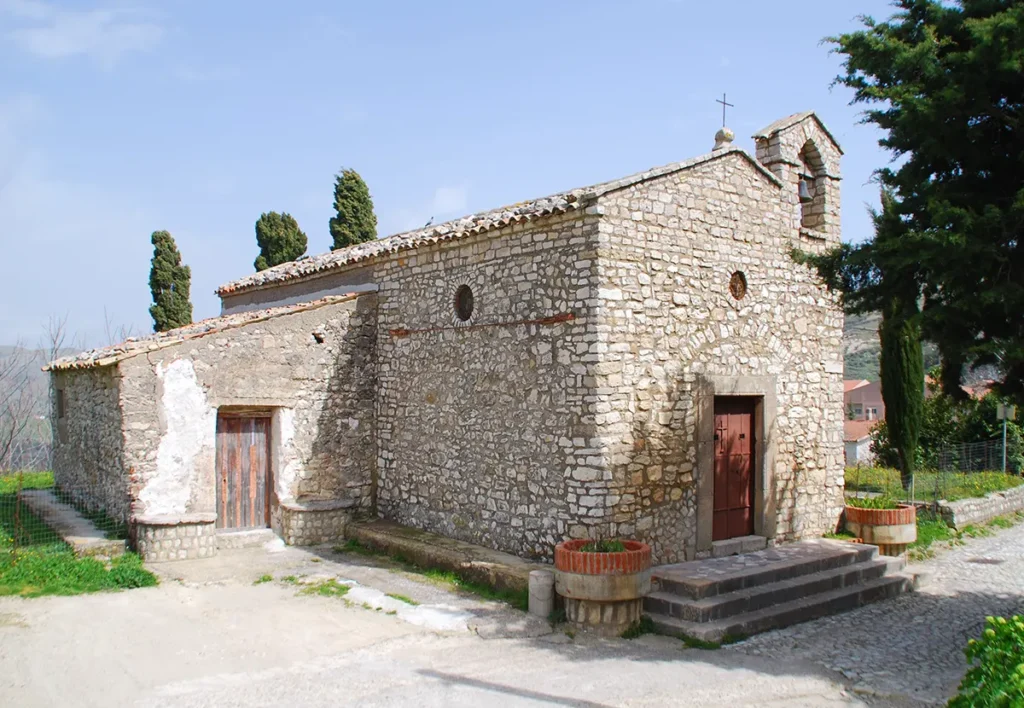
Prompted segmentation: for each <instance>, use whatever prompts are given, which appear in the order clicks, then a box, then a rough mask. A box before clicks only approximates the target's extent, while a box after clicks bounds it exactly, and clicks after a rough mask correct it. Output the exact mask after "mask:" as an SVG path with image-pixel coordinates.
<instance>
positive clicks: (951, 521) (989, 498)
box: [939, 486, 1024, 529]
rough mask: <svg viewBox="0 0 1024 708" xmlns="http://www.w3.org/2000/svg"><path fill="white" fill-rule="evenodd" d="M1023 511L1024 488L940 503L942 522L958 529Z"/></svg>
mask: <svg viewBox="0 0 1024 708" xmlns="http://www.w3.org/2000/svg"><path fill="white" fill-rule="evenodd" d="M1021 510H1024V486H1021V487H1015V488H1013V489H1008V490H1006V491H1005V492H991V493H989V494H986V495H985V496H984V497H981V498H974V499H960V500H959V501H954V502H946V501H944V502H939V513H940V514H941V515H942V520H943V521H945V522H946V524H948V525H949V526H952V527H953V528H956V529H962V528H963V527H964V526H967V525H968V524H977V523H981V522H983V521H988V520H989V519H993V518H995V517H997V516H1002V515H1003V514H1012V513H1013V512H1015V511H1021Z"/></svg>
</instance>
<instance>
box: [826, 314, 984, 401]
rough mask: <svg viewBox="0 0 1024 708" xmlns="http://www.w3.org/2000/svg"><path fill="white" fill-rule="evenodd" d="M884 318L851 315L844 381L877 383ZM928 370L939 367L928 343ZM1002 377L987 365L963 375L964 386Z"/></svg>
mask: <svg viewBox="0 0 1024 708" xmlns="http://www.w3.org/2000/svg"><path fill="white" fill-rule="evenodd" d="M881 321H882V316H881V315H879V314H878V313H877V312H874V313H871V314H870V315H850V316H849V317H847V318H846V324H845V326H844V327H843V362H844V367H843V368H844V371H843V378H845V379H867V380H868V381H878V355H879V353H880V352H881V345H880V344H879V342H878V325H879V323H880V322H881ZM922 349H923V350H924V368H925V371H927V370H928V369H931V368H932V367H933V366H938V365H939V350H938V348H937V347H936V346H935V345H934V344H931V343H930V342H925V343H924V346H923V347H922ZM998 377H999V372H998V371H996V370H995V368H994V367H991V366H984V367H980V368H977V369H972V370H969V371H967V372H966V373H965V374H964V384H965V385H968V386H970V385H972V384H976V383H979V382H981V381H991V380H992V379H996V378H998Z"/></svg>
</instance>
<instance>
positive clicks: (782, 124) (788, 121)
mask: <svg viewBox="0 0 1024 708" xmlns="http://www.w3.org/2000/svg"><path fill="white" fill-rule="evenodd" d="M808 118H813V119H814V121H815V122H816V123H817V124H818V126H819V127H820V128H821V129H822V130H823V131H824V132H825V135H827V136H828V139H829V140H831V141H832V144H833V145H835V146H836V149H837V150H838V151H839V154H840V155H842V154H843V148H841V147H840V146H839V141H838V140H836V138H835V136H834V135H832V131H831V130H829V129H828V126H826V125H825V123H824V122H823V121H822V120H821V118H819V117H818V114H817V113H815V112H814V111H804V112H803V113H794V114H793V115H791V116H786V117H785V118H780V119H779V120H777V121H775V122H774V123H772V124H770V125H767V126H765V127H764V128H761V130H759V131H757V132H756V133H754V135H753V136H752V137H753V138H754V140H759V139H762V138H770V137H771V136H772V135H774V134H775V133H778V132H779V131H782V130H785V129H786V128H789V127H790V126H793V125H796V124H797V123H799V122H800V121H802V120H806V119H808Z"/></svg>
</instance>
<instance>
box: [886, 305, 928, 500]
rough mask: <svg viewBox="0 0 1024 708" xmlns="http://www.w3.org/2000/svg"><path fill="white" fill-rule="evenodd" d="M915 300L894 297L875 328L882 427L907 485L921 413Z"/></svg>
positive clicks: (921, 367) (921, 371) (921, 370)
mask: <svg viewBox="0 0 1024 708" xmlns="http://www.w3.org/2000/svg"><path fill="white" fill-rule="evenodd" d="M916 309H917V306H916V304H911V305H908V304H907V303H905V302H904V301H902V300H900V299H899V298H893V299H892V301H891V302H890V303H889V305H888V306H887V307H886V308H885V309H884V310H883V311H882V324H881V325H880V326H879V328H878V334H879V338H880V340H881V345H882V353H881V356H880V357H879V364H880V367H879V368H880V374H881V380H882V400H883V401H885V427H886V429H887V430H888V432H889V440H890V442H891V443H892V445H893V447H895V448H896V452H897V454H898V455H899V462H900V480H901V481H902V483H903V488H904V489H910V483H911V481H912V480H913V478H914V466H915V462H916V458H917V445H918V440H919V438H920V435H921V422H922V418H923V417H924V356H923V354H922V352H921V332H920V329H919V328H918V325H917V323H916V321H915V319H914V314H915V313H914V312H913V311H914V310H916Z"/></svg>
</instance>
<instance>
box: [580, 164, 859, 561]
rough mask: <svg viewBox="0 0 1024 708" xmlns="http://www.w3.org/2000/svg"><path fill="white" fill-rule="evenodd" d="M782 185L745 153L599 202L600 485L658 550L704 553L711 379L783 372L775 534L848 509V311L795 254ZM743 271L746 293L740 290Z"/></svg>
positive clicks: (613, 507) (625, 528) (773, 388)
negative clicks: (704, 431) (702, 485)
mask: <svg viewBox="0 0 1024 708" xmlns="http://www.w3.org/2000/svg"><path fill="white" fill-rule="evenodd" d="M780 191H781V190H780V188H779V187H778V186H777V185H776V184H774V183H773V182H772V181H771V180H770V179H769V178H768V177H766V176H765V175H763V174H761V173H759V172H758V171H757V170H756V168H754V167H753V166H752V165H751V164H750V163H749V161H748V160H747V159H746V158H744V157H743V156H741V155H738V154H735V153H734V154H731V155H727V156H725V157H723V158H721V159H718V160H712V161H709V162H707V163H705V164H703V165H700V166H698V167H695V168H693V169H690V170H687V171H685V172H680V173H676V174H674V175H668V176H666V177H662V178H659V179H656V180H652V181H649V182H645V183H642V184H639V185H636V186H635V187H632V188H628V189H624V190H621V191H619V192H615V193H612V194H609V195H606V196H605V197H603V198H602V199H601V210H602V217H601V222H600V227H599V228H600V244H599V256H598V263H599V281H598V283H597V288H598V292H599V293H601V294H602V305H603V306H602V308H601V312H600V315H599V322H600V326H599V329H600V341H601V344H600V346H601V348H602V351H603V354H602V361H601V363H600V364H599V365H598V368H597V369H595V374H596V387H595V389H594V391H593V392H592V394H591V396H590V397H589V398H588V399H587V401H586V404H587V409H586V414H587V415H588V416H593V420H594V422H595V424H596V425H597V426H598V428H599V429H600V431H601V433H600V434H601V435H602V437H604V438H605V439H606V440H607V441H608V445H607V447H606V449H605V450H604V452H603V455H604V458H605V461H606V462H607V463H608V465H609V467H610V470H611V475H610V478H605V479H599V480H596V481H595V482H594V483H593V484H592V485H591V487H590V488H589V489H588V494H589V495H590V496H592V497H593V496H596V497H598V498H599V499H600V500H601V503H600V504H599V506H600V507H603V508H605V509H606V510H607V515H608V522H609V527H608V532H609V533H610V534H612V535H622V536H634V537H637V538H640V539H642V540H645V541H647V542H648V543H650V544H651V546H652V547H653V549H654V556H655V558H656V559H657V560H658V561H659V562H666V561H676V560H682V559H683V558H684V552H685V554H686V556H687V557H691V558H692V557H693V555H694V553H695V551H696V550H697V549H695V543H696V540H697V537H698V507H699V505H698V499H697V492H698V486H697V484H696V481H697V479H696V476H697V475H698V468H699V465H700V463H701V461H702V460H701V459H700V456H701V455H705V456H706V455H713V449H712V448H713V446H712V445H711V444H707V445H706V447H704V448H700V446H699V444H700V443H701V442H702V441H701V440H700V439H699V437H698V431H699V418H700V415H701V410H702V408H701V399H702V397H704V398H705V399H707V398H708V397H713V396H714V395H715V391H714V387H713V386H712V385H710V384H709V383H708V382H709V381H711V380H715V379H717V380H727V381H736V382H738V381H742V380H748V381H749V380H751V379H757V380H761V381H769V382H770V384H769V385H768V386H767V387H766V388H767V389H768V390H765V391H763V393H764V394H766V399H768V398H773V399H774V406H775V409H776V418H775V420H774V428H773V429H769V430H768V431H767V436H768V437H767V440H766V441H764V442H765V444H766V455H765V460H766V463H765V464H768V465H772V460H773V459H774V464H773V466H772V467H771V468H770V469H768V470H766V480H767V482H768V483H769V484H771V485H773V486H772V488H770V489H769V490H768V495H767V496H768V501H767V503H766V505H765V506H766V513H767V514H768V515H769V517H774V522H775V527H774V530H773V531H771V532H770V533H769V535H772V536H773V537H774V539H775V540H777V541H787V540H794V539H798V538H802V537H807V536H815V535H819V534H821V533H822V532H824V531H829V530H833V529H834V525H835V523H836V521H837V520H838V518H839V514H840V513H841V511H842V491H843V443H842V425H843V423H842V421H843V410H842V385H841V379H842V371H843V366H842V353H841V339H842V325H843V319H842V313H841V311H840V310H839V308H838V307H837V304H836V301H835V299H834V298H833V297H832V296H830V295H829V294H828V293H827V292H826V291H825V290H824V289H823V288H822V287H821V284H820V283H819V282H818V281H817V279H816V277H815V276H814V275H813V274H812V272H811V271H810V270H809V269H807V268H805V267H802V266H798V265H797V264H796V263H794V262H793V260H792V259H791V257H790V249H791V248H793V247H799V246H801V245H802V243H801V240H800V237H799V235H798V231H797V230H796V229H795V228H793V227H792V223H791V221H790V217H791V215H790V214H789V205H788V204H787V203H786V201H785V200H783V199H781V198H780V196H781V195H780ZM737 271H739V272H742V273H743V274H744V276H745V281H746V293H745V295H744V296H743V298H742V299H740V300H737V299H736V298H735V297H733V295H732V294H731V292H730V280H731V276H732V274H733V273H734V272H737ZM746 392H747V393H749V392H750V391H746ZM703 410H704V411H705V414H713V405H708V406H705V407H704V408H703ZM709 412H710V413H709ZM588 420H589V418H588ZM770 423H771V421H769V424H770ZM706 442H708V443H710V441H706ZM702 450H706V452H703V451H702ZM704 462H705V463H706V462H707V460H704ZM707 474H708V475H710V474H711V469H710V468H708V469H707ZM709 489H710V487H709ZM708 502H709V503H710V500H708ZM705 508H707V509H709V508H710V506H708V507H705ZM703 523H710V520H709V519H705V520H704V522H703ZM708 540H709V541H710V538H709V539H708Z"/></svg>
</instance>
